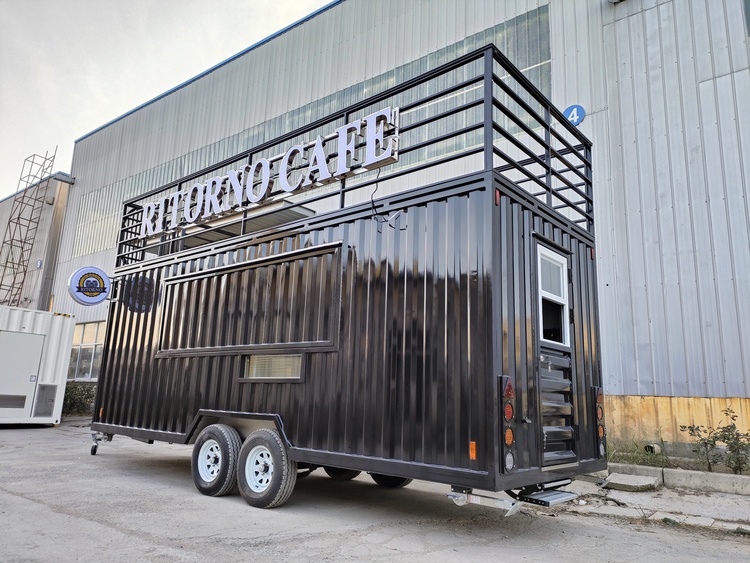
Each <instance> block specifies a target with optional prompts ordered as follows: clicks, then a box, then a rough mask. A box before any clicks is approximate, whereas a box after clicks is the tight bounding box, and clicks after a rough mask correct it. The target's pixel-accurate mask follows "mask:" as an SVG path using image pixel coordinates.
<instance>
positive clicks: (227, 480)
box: [191, 424, 240, 497]
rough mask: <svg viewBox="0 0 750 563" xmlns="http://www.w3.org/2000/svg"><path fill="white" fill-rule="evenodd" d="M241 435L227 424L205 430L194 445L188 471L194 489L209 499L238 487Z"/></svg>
mask: <svg viewBox="0 0 750 563" xmlns="http://www.w3.org/2000/svg"><path fill="white" fill-rule="evenodd" d="M239 452H240V435H239V434H238V433H237V430H235V429H234V428H232V427H231V426H227V425H226V424H212V425H211V426H206V428H204V429H203V431H202V432H201V433H200V434H199V435H198V439H197V440H196V441H195V445H193V456H192V463H191V470H192V473H193V483H195V488H196V489H198V490H199V491H200V492H201V493H202V494H204V495H207V496H210V497H220V496H223V495H226V494H227V493H229V492H230V491H231V490H232V489H233V488H234V486H235V485H236V484H237V458H238V457H239Z"/></svg>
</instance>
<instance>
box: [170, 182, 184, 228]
mask: <svg viewBox="0 0 750 563" xmlns="http://www.w3.org/2000/svg"><path fill="white" fill-rule="evenodd" d="M183 195H185V194H184V192H181V191H180V192H172V193H171V194H170V196H169V198H168V199H169V206H170V210H171V212H172V217H171V218H170V220H169V228H170V229H176V228H177V211H178V210H177V205H178V204H179V203H180V198H181V197H182V196H183Z"/></svg>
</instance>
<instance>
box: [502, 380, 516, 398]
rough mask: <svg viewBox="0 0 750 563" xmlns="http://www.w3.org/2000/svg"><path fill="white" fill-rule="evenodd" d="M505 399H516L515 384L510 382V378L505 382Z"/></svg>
mask: <svg viewBox="0 0 750 563" xmlns="http://www.w3.org/2000/svg"><path fill="white" fill-rule="evenodd" d="M503 398H504V399H515V398H516V392H515V391H514V390H513V384H512V383H511V382H510V378H508V379H507V380H506V382H505V389H503Z"/></svg>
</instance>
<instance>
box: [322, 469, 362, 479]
mask: <svg viewBox="0 0 750 563" xmlns="http://www.w3.org/2000/svg"><path fill="white" fill-rule="evenodd" d="M323 471H325V472H326V473H327V474H328V476H329V477H330V478H331V479H333V480H334V481H351V480H352V479H354V478H355V477H356V476H357V475H359V474H360V473H362V472H361V471H356V470H354V469H341V468H340V467H324V468H323Z"/></svg>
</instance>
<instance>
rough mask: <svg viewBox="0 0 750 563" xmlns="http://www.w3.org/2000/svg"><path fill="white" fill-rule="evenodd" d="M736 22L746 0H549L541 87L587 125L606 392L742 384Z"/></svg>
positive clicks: (749, 82) (744, 164)
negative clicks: (583, 113)
mask: <svg viewBox="0 0 750 563" xmlns="http://www.w3.org/2000/svg"><path fill="white" fill-rule="evenodd" d="M746 23H747V22H745V21H744V14H743V0H726V1H724V2H713V1H709V0H637V1H628V2H621V3H619V4H617V5H614V6H613V5H609V4H608V3H606V2H588V1H587V0H574V1H572V2H565V3H563V2H553V3H551V4H550V30H551V40H552V53H553V60H554V61H555V64H554V65H553V101H554V102H555V103H556V104H557V105H558V106H560V107H565V106H567V105H570V104H573V103H581V104H582V105H584V107H586V109H587V111H588V113H589V117H587V118H586V121H584V122H583V123H582V125H581V128H582V130H583V131H584V132H585V133H586V134H587V135H588V136H589V137H591V138H593V139H594V151H593V154H594V167H593V169H594V189H595V193H596V217H597V218H598V221H597V225H598V227H597V254H598V260H599V279H600V288H599V289H600V295H601V319H602V327H603V330H602V360H603V372H604V377H605V384H606V389H607V392H609V393H613V394H625V395H630V394H634V395H657V396H673V397H680V396H693V397H747V396H748V395H750V377H749V376H748V374H750V354H748V352H747V350H746V346H745V343H746V342H748V341H750V300H748V299H747V295H748V294H750V287H749V286H748V281H747V279H748V276H747V274H748V272H750V221H749V220H748V217H750V203H748V197H747V194H748V185H749V184H748V182H749V178H750V111H749V110H748V107H749V106H748V104H747V102H746V101H747V100H750V62H749V60H748V49H747V32H748V31H747V30H748V28H747V27H746ZM584 47H585V48H584Z"/></svg>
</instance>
